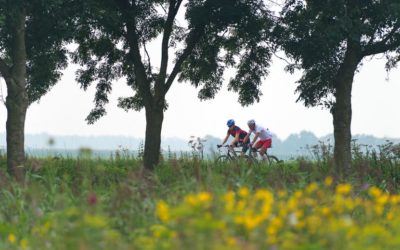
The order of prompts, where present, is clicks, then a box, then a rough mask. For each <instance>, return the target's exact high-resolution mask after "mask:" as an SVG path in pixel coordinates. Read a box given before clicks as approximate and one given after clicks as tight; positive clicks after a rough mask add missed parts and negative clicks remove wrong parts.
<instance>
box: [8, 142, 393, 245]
mask: <svg viewBox="0 0 400 250" xmlns="http://www.w3.org/2000/svg"><path fill="white" fill-rule="evenodd" d="M360 147H362V146H360ZM360 147H354V150H355V151H357V153H354V154H353V155H354V156H355V159H354V165H355V166H354V169H353V172H352V173H351V175H349V176H348V177H347V181H348V182H349V183H351V187H352V190H351V195H346V196H344V197H343V198H344V199H345V201H346V202H345V203H340V204H342V205H345V206H347V205H348V204H350V202H359V201H360V199H363V201H366V202H367V203H362V204H365V205H366V206H364V205H362V206H361V207H359V208H358V209H353V210H352V209H350V210H349V208H348V207H346V208H344V209H345V210H344V211H345V212H343V211H342V212H339V210H340V206H342V205H340V204H339V205H338V207H337V208H338V209H339V210H338V213H339V215H343V216H339V215H338V216H333V214H332V217H331V219H330V220H329V221H330V222H329V223H328V222H327V223H328V224H326V225H327V227H324V228H325V229H324V230H322V231H321V230H317V231H313V227H312V225H319V224H315V223H314V224H312V223H311V222H312V219H316V218H315V217H310V221H309V222H307V220H305V223H306V224H305V228H303V229H302V227H301V224H299V228H292V227H291V224H290V222H289V221H286V222H284V221H282V222H284V224H282V226H284V227H285V228H286V229H287V230H286V229H285V231H287V232H291V233H290V235H287V234H280V233H279V234H277V236H279V237H278V238H277V240H279V242H280V243H279V244H285V245H282V248H284V247H283V246H287V247H288V248H289V246H293V244H301V246H302V247H304V248H307V249H310V248H311V247H312V246H318V249H330V248H329V245H332V246H337V245H335V244H339V243H340V244H345V242H346V241H340V242H339V243H338V241H337V240H334V239H337V238H340V237H343V234H346V233H349V227H348V226H349V224H346V223H344V224H342V222H346V221H347V222H348V221H349V220H348V219H351V220H352V221H353V224H352V227H354V228H353V231H354V232H358V233H357V234H352V233H349V235H348V237H353V238H352V239H354V240H352V241H351V245H346V244H345V245H343V247H342V248H341V249H343V248H345V247H349V248H351V249H358V247H359V246H362V245H364V244H366V242H369V240H371V241H372V242H373V243H370V244H378V243H379V244H382V245H381V246H385V244H389V246H397V244H398V243H396V241H394V240H393V238H392V237H389V236H387V233H388V232H392V231H391V230H398V229H396V228H397V226H395V224H391V223H392V222H394V220H389V219H387V217H385V216H391V215H390V213H389V214H388V213H387V212H388V211H389V205H388V207H387V210H384V211H385V212H384V214H382V215H379V216H376V215H375V213H378V212H379V211H380V210H379V209H380V208H379V207H377V208H375V207H376V206H377V204H378V202H381V203H379V204H383V203H382V202H385V199H386V198H387V193H390V194H392V196H391V197H392V198H390V199H391V200H392V202H396V199H397V198H396V197H398V195H397V194H398V193H399V190H400V186H399V185H398V183H399V182H398V181H397V180H398V179H396V178H398V177H399V173H398V172H393V170H394V169H398V167H399V158H393V157H394V156H396V154H397V157H398V145H397V144H390V143H388V144H385V145H382V146H381V150H377V151H376V152H375V154H374V153H372V152H371V151H370V152H367V151H365V150H362V148H360ZM314 153H315V154H316V155H320V156H318V157H316V160H311V161H307V160H304V159H303V160H293V161H287V162H285V163H284V164H283V165H273V166H271V167H267V166H265V165H262V164H260V165H248V164H246V163H244V162H234V163H230V164H229V163H228V164H224V163H218V164H217V163H215V162H214V161H199V160H198V159H191V158H172V159H170V160H169V161H164V162H162V164H161V165H160V166H159V167H158V168H156V169H155V171H154V172H152V173H148V172H143V169H142V168H141V164H142V163H141V161H140V160H139V159H135V158H132V157H123V156H120V157H118V159H117V158H116V157H115V158H114V157H113V158H111V159H107V160H102V159H91V158H79V159H73V158H63V157H58V158H46V159H43V158H30V159H29V160H28V164H27V166H28V167H29V169H30V170H29V171H28V173H27V175H26V183H25V184H24V185H20V184H17V183H15V181H14V179H11V178H8V177H7V176H6V175H5V174H4V172H5V171H4V170H5V166H6V163H5V160H4V158H5V156H0V199H1V201H2V202H1V203H0V236H1V237H0V246H1V247H3V248H5V249H7V248H10V249H18V248H20V249H26V248H31V249H75V248H77V247H78V248H79V247H85V248H86V249H109V248H110V247H111V246H114V247H118V249H132V248H135V249H137V248H139V249H140V248H145V247H146V246H150V245H153V244H156V246H159V247H160V249H171V248H173V247H175V248H176V247H177V246H178V245H179V244H183V245H185V246H186V244H190V246H191V247H192V248H194V249H196V248H197V249H200V248H202V247H203V246H204V245H202V244H204V239H208V241H207V243H208V244H217V245H219V244H221V245H226V244H228V242H230V243H233V242H236V243H239V245H238V248H239V249H241V247H240V246H243V245H240V243H242V244H245V245H248V246H254V245H257V246H264V244H266V241H265V239H266V238H265V237H266V235H265V233H266V232H267V231H266V229H267V225H272V224H265V227H264V226H262V227H261V226H260V227H258V226H256V227H255V228H254V231H253V232H251V231H248V230H249V229H251V230H253V229H252V228H253V227H252V225H253V224H252V223H253V222H254V223H256V224H254V225H259V224H257V220H256V221H254V220H252V219H251V218H252V215H254V216H256V215H257V214H258V213H256V211H258V210H257V209H258V207H257V206H253V205H255V204H256V203H254V204H253V203H252V202H251V199H248V200H247V198H244V197H245V196H246V194H247V195H249V197H253V195H255V194H256V190H264V189H267V190H269V191H268V192H271V194H273V195H274V197H275V198H274V202H276V203H274V204H275V205H276V206H282V207H281V208H279V209H278V210H271V212H272V211H281V212H283V211H284V209H288V208H289V207H290V206H292V205H293V203H289V200H290V199H291V197H292V198H295V197H297V198H296V199H297V201H298V203H297V204H298V205H299V206H298V210H299V211H300V210H301V211H303V212H304V215H305V216H307V217H308V216H312V215H313V212H312V211H319V212H316V213H317V215H318V216H322V215H321V214H319V213H321V212H323V211H322V210H321V206H322V205H325V206H326V205H327V204H331V202H333V201H335V199H336V198H335V197H336V196H335V194H333V193H331V192H330V191H329V190H334V189H333V188H332V189H331V188H324V187H320V188H318V189H315V186H316V183H317V184H318V185H320V186H321V185H326V183H327V181H326V177H327V176H329V169H331V165H330V162H329V161H328V160H326V158H328V157H329V155H330V153H329V147H328V145H326V144H323V145H320V146H318V147H315V149H314ZM325 157H326V158H325ZM388 159H391V160H390V162H389V161H388ZM391 164H393V166H392V165H391ZM396 174H397V176H396ZM331 181H332V180H331ZM333 181H335V180H333ZM324 183H325V184H324ZM329 183H331V182H329ZM331 185H335V183H334V182H333V183H331ZM372 186H378V187H380V188H381V189H382V190H383V191H384V192H382V191H379V195H378V194H377V192H378V191H377V190H376V189H371V190H373V192H374V194H376V195H378V196H377V197H381V196H382V199H378V198H377V199H376V201H374V202H376V204H375V203H374V204H371V205H368V204H369V203H368V202H369V201H368V200H370V199H369V198H367V196H368V195H366V193H365V190H369V189H370V188H371V187H372ZM347 188H348V186H345V185H342V186H340V188H336V190H342V191H340V192H347V191H346V190H348V189H347ZM246 189H247V191H246ZM307 190H308V191H307ZM312 190H314V191H316V190H318V192H320V191H322V190H325V191H324V192H326V193H324V195H317V194H315V195H314V194H313V193H312V192H313V191H312ZM230 191H232V192H233V193H234V194H235V196H236V197H237V205H235V206H232V208H234V210H229V211H225V212H223V213H222V210H223V209H224V207H226V208H228V207H229V206H228V205H229V204H228V203H229V202H228V201H227V200H223V199H222V197H224V195H228V194H229V193H231V192H230ZM298 192H301V193H303V194H304V195H305V196H304V197H303V198H304V199H303V198H302V199H298V194H296V193H298ZM337 192H338V191H337ZM371 192H372V191H371ZM259 194H260V195H261V194H265V192H263V191H262V192H261V191H260V192H259ZM396 195H397V196H396ZM211 197H214V198H213V202H212V203H211V200H210V198H211ZM229 197H230V196H229ZM229 197H228V196H227V197H226V198H227V199H228V198H229ZM239 197H240V199H242V200H243V202H245V203H244V204H243V205H245V204H247V205H245V207H247V210H240V206H241V205H239V200H240V199H239ZM254 197H255V196H254ZM318 197H319V198H318ZM385 197H386V198H385ZM320 199H323V200H320ZM160 200H163V201H164V203H165V204H168V207H169V209H170V210H169V211H170V213H171V216H172V217H170V218H171V221H164V220H163V219H160V217H159V216H160V215H162V210H160V204H163V203H160V202H159V201H160ZM338 201H339V202H340V199H338ZM371 201H372V200H371ZM386 201H388V200H387V199H386ZM399 201H400V199H399ZM310 202H311V203H310ZM313 202H314V203H313ZM315 202H317V203H318V202H320V203H318V204H322V205H321V206H317V207H315V208H314V207H312V206H311V205H310V204H315ZM202 204H203V205H205V207H203V205H202ZM251 204H253V205H251ZM257 204H258V203H257ZM279 204H281V205H279ZM289 204H291V205H290V206H289ZM346 204H347V205H346ZM351 204H353V203H351ZM351 204H350V205H351ZM275 205H274V207H273V209H277V208H278V207H275ZM359 205H361V204H359ZM359 205H357V206H359ZM329 207H331V208H332V209H334V208H335V206H334V205H332V206H329ZM253 209H255V210H254V213H253V214H251V213H249V211H253ZM364 209H365V210H364ZM368 209H371V210H368ZM246 211H247V212H246ZM296 211H297V210H296ZM366 211H370V212H371V213H370V212H368V213H366ZM331 212H333V210H332V211H331ZM396 213H397V212H396ZM281 215H282V214H280V215H279V216H281ZM237 216H239V217H238V218H239V219H236V217H237ZM246 216H250V217H248V218H247V217H246ZM324 216H326V215H324ZM349 216H350V217H349ZM289 217H290V216H289ZM292 217H293V216H292ZM165 218H167V217H165ZM240 218H243V219H245V218H247V219H246V222H244V221H242V222H241V219H240ZM269 218H270V219H272V218H273V217H269ZM318 218H319V219H323V218H325V217H318ZM343 218H345V220H342V219H343ZM253 219H254V218H253ZM268 221H269V219H268ZM169 223H171V224H169ZM226 223H228V224H226ZM268 223H269V222H268ZM287 223H288V224H287ZM330 223H333V224H330ZM335 223H339V224H335ZM360 223H361V224H360ZM380 223H387V224H385V225H386V227H385V229H383V228H382V227H381V226H380V225H381V224H380ZM396 223H397V222H396ZM224 224H225V225H228V226H227V227H225V229H224V227H221V225H224ZM260 225H261V224H260ZM262 225H264V224H262ZM274 225H275V224H274ZM328 225H329V226H328ZM335 225H336V227H335ZM396 225H397V224H396ZM308 226H310V227H308ZM228 228H229V230H226V229H228ZM335 228H336V229H335ZM363 228H365V230H364V229H363ZM376 230H378V231H376ZM387 230H389V231H387ZM350 231H351V230H350ZM353 231H352V232H353ZM174 232H175V233H174ZM270 232H273V230H272V231H270ZM371 232H375V234H374V235H375V236H373V235H372V234H371ZM396 232H397V231H396ZM176 233H178V234H176ZM215 233H216V234H215ZM174 235H175V236H174ZM295 235H297V236H299V235H301V239H303V240H301V241H298V239H299V238H297V240H296V237H295ZM385 235H386V236H385ZM394 235H396V234H394ZM217 236H218V237H217ZM228 236H233V238H230V237H228ZM171 237H172V238H171ZM259 237H262V239H263V240H260V239H261V238H259ZM268 237H270V235H269V236H268ZM293 237H295V238H293ZM320 239H326V240H327V242H320V241H319V240H320ZM270 243H273V241H272V240H271V241H270ZM148 244H149V245H148ZM176 244H178V245H176ZM268 244H269V243H268ZM327 244H328V245H327ZM349 244H350V243H349ZM390 244H392V245H390ZM217 245H216V247H217ZM185 248H186V247H185ZM289 249H291V248H289Z"/></svg>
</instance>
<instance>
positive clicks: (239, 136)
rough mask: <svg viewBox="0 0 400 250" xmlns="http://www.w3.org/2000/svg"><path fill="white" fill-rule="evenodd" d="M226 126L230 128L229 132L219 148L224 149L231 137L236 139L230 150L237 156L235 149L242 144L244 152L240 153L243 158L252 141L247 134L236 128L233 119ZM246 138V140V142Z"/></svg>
mask: <svg viewBox="0 0 400 250" xmlns="http://www.w3.org/2000/svg"><path fill="white" fill-rule="evenodd" d="M226 125H227V126H228V131H227V133H226V136H225V139H224V141H223V142H222V144H220V145H217V146H218V147H222V145H224V144H225V143H226V141H227V140H228V138H229V136H232V137H233V138H234V139H233V140H232V142H231V143H230V145H229V150H230V151H231V152H232V153H233V154H234V155H235V156H236V153H235V150H234V149H233V148H234V147H238V146H239V144H240V146H242V152H241V153H240V155H241V156H243V155H244V154H245V153H246V151H247V149H248V144H249V141H250V140H249V138H248V136H247V132H246V131H244V130H242V129H240V128H239V127H238V126H236V125H235V121H234V120H233V119H230V120H228V122H227V123H226ZM245 138H246V140H244V139H245Z"/></svg>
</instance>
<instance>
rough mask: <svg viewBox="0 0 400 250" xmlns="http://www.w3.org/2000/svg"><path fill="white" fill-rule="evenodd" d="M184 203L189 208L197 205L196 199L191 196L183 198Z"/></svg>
mask: <svg viewBox="0 0 400 250" xmlns="http://www.w3.org/2000/svg"><path fill="white" fill-rule="evenodd" d="M185 202H186V203H187V204H189V205H191V206H196V205H197V203H198V201H197V199H196V197H195V196H194V195H192V194H189V195H187V196H185Z"/></svg>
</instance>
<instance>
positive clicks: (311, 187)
mask: <svg viewBox="0 0 400 250" xmlns="http://www.w3.org/2000/svg"><path fill="white" fill-rule="evenodd" d="M317 189H318V184H317V183H315V182H312V183H310V184H309V185H308V186H307V187H306V193H309V194H311V193H314V191H315V190H317Z"/></svg>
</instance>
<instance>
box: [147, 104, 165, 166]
mask: <svg viewBox="0 0 400 250" xmlns="http://www.w3.org/2000/svg"><path fill="white" fill-rule="evenodd" d="M163 120H164V110H163V107H162V106H161V107H156V108H154V107H151V108H148V107H146V137H145V143H144V156H143V162H144V168H145V169H147V170H150V171H152V170H153V169H154V167H155V166H156V165H157V164H158V163H159V161H160V147H161V129H162V123H163Z"/></svg>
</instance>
